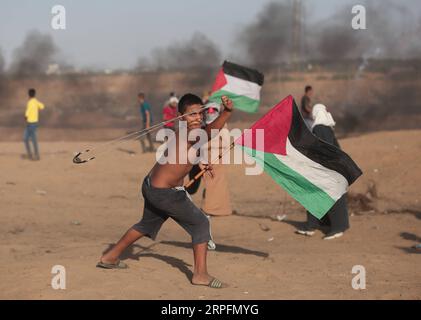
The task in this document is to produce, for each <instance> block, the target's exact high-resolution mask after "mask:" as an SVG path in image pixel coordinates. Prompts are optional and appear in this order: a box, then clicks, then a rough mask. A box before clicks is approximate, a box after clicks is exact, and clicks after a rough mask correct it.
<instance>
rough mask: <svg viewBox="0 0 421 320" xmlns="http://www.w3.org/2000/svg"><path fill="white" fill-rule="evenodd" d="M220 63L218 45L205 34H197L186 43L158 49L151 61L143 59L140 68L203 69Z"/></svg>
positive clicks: (139, 63)
mask: <svg viewBox="0 0 421 320" xmlns="http://www.w3.org/2000/svg"><path fill="white" fill-rule="evenodd" d="M220 62H221V53H220V51H219V49H218V47H217V46H216V44H214V43H213V42H212V41H211V40H210V39H209V38H207V37H206V36H205V35H204V34H202V33H198V32H197V33H195V34H193V36H192V38H191V39H189V40H187V41H185V42H180V43H174V44H171V45H169V46H168V47H164V48H156V49H155V50H153V52H152V58H151V61H150V60H149V59H145V58H141V59H139V62H138V67H139V68H141V69H144V68H146V67H147V66H148V65H151V66H152V67H153V68H156V69H188V68H199V69H203V68H209V67H216V66H218V65H219V64H220Z"/></svg>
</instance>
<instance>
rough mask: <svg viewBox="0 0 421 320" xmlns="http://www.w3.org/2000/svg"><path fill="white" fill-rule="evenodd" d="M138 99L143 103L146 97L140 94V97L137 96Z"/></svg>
mask: <svg viewBox="0 0 421 320" xmlns="http://www.w3.org/2000/svg"><path fill="white" fill-rule="evenodd" d="M137 100H138V101H139V102H140V103H143V101H144V100H145V98H143V97H142V96H140V97H137Z"/></svg>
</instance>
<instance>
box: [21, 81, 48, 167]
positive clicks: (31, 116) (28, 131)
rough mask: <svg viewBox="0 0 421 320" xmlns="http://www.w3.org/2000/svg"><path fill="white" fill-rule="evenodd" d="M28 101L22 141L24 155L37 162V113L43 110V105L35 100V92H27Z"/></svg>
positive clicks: (38, 157) (30, 90) (32, 90)
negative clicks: (24, 150)
mask: <svg viewBox="0 0 421 320" xmlns="http://www.w3.org/2000/svg"><path fill="white" fill-rule="evenodd" d="M28 95H29V100H28V103H27V104H26V111H25V118H26V128H25V132H24V137H23V141H24V143H25V147H26V154H27V157H28V159H30V160H39V159H40V156H39V150H38V141H37V128H38V122H39V111H40V110H42V109H44V104H43V103H41V102H40V101H38V100H37V98H35V96H36V90H35V89H29V90H28ZM30 141H32V146H33V149H34V152H33V153H32V151H31V146H30V144H29V142H30Z"/></svg>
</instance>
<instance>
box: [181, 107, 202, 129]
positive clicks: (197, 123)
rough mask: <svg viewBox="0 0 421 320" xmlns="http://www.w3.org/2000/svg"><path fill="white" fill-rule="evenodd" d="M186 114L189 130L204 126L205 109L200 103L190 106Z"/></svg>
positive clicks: (185, 119)
mask: <svg viewBox="0 0 421 320" xmlns="http://www.w3.org/2000/svg"><path fill="white" fill-rule="evenodd" d="M189 113H190V114H189ZM184 114H185V116H184V117H183V120H184V121H186V122H187V129H188V130H193V129H200V128H201V127H202V123H203V109H202V106H201V105H200V104H193V105H191V106H188V107H187V108H186V111H185V112H184Z"/></svg>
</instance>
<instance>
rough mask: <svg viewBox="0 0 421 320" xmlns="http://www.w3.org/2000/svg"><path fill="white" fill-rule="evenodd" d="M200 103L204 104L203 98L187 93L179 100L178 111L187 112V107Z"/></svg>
mask: <svg viewBox="0 0 421 320" xmlns="http://www.w3.org/2000/svg"><path fill="white" fill-rule="evenodd" d="M194 104H200V105H203V102H202V99H200V98H199V97H198V96H196V95H195V94H192V93H186V94H185V95H184V96H182V97H181V99H180V101H179V102H178V112H180V113H181V114H183V113H184V112H186V109H187V107H189V106H191V105H194Z"/></svg>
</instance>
